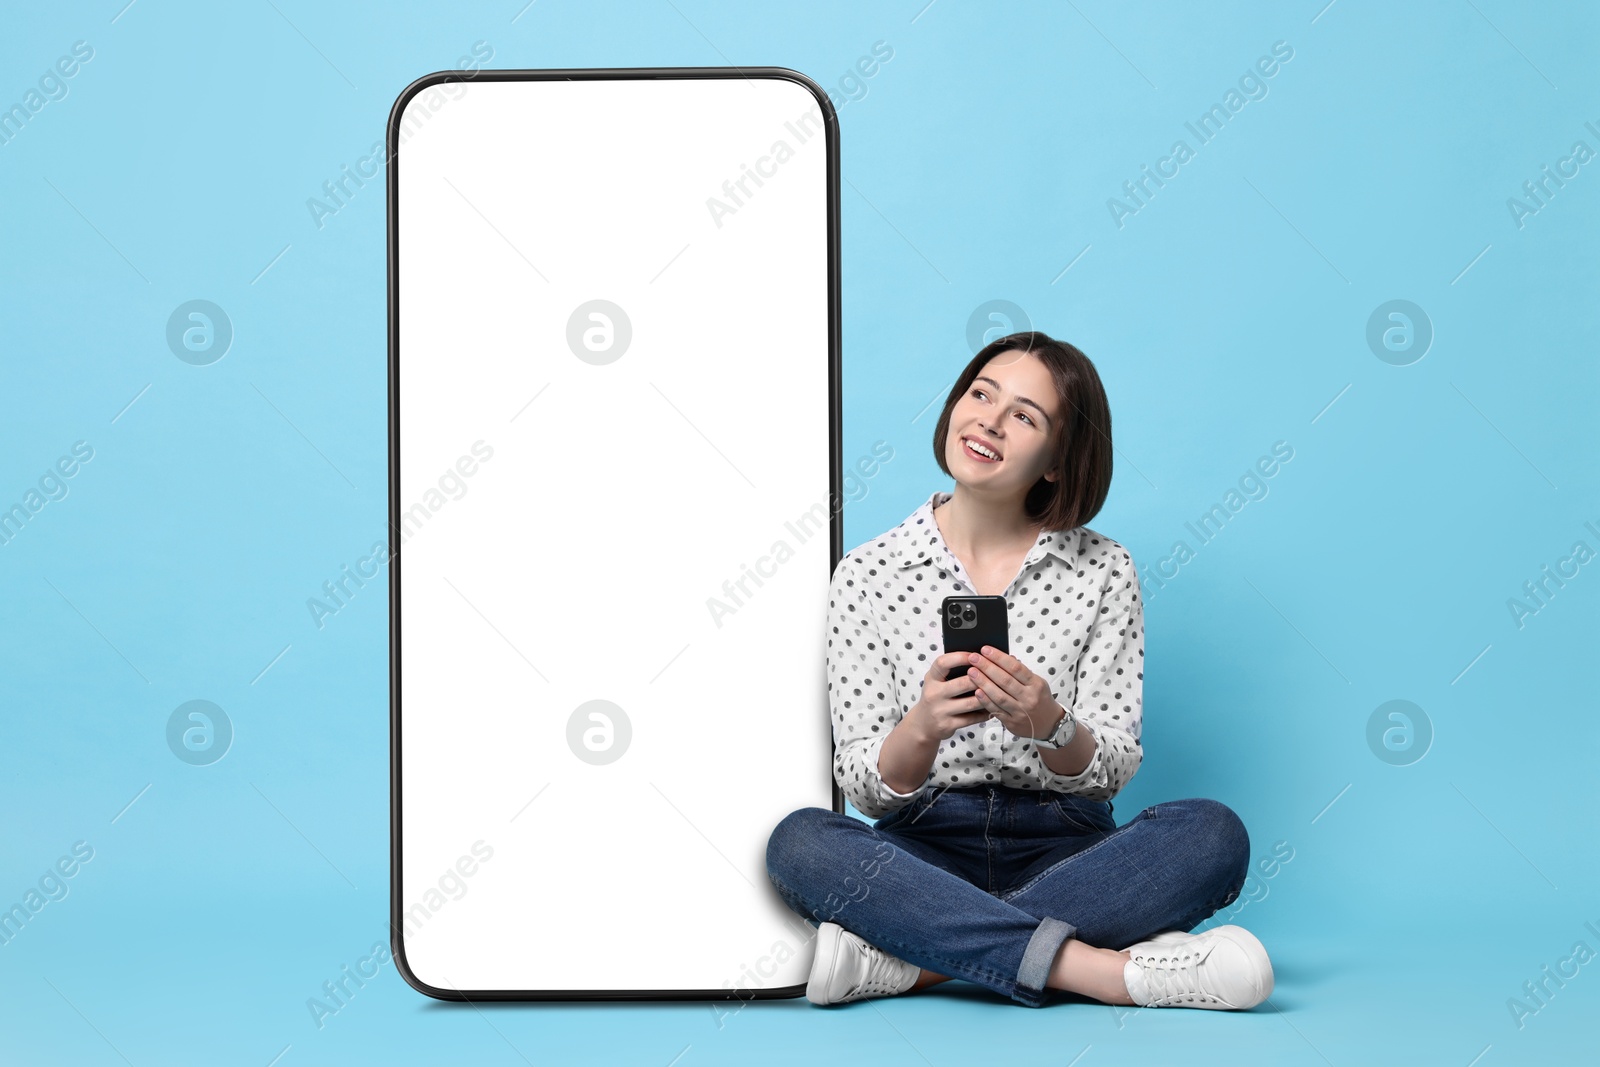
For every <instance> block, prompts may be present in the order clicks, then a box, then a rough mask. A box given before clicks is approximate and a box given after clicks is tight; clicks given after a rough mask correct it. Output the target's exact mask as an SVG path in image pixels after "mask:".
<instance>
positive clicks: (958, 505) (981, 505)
mask: <svg viewBox="0 0 1600 1067" xmlns="http://www.w3.org/2000/svg"><path fill="white" fill-rule="evenodd" d="M934 521H935V522H937V523H938V524H939V533H940V534H941V535H942V536H943V537H944V541H945V544H947V545H949V546H950V548H951V549H952V550H954V551H955V552H956V553H957V554H958V555H963V556H966V557H967V558H968V559H994V558H995V557H996V556H1000V555H1004V554H1006V553H1008V552H1012V551H1015V550H1016V547H1017V545H1019V544H1021V543H1024V542H1028V541H1032V540H1033V539H1035V538H1036V537H1038V536H1039V530H1040V528H1041V525H1042V524H1041V523H1038V522H1035V521H1033V520H1031V519H1029V518H1028V516H1027V514H1026V513H1025V512H1024V511H1023V509H1022V502H1021V501H1020V500H1001V501H995V502H993V503H985V502H978V501H975V500H974V498H973V497H972V496H971V495H970V494H966V493H963V492H962V487H961V485H960V484H959V483H958V484H957V485H956V489H955V492H954V493H953V494H952V495H951V498H950V499H949V500H946V501H945V502H944V503H943V504H941V505H940V506H939V507H936V508H934Z"/></svg>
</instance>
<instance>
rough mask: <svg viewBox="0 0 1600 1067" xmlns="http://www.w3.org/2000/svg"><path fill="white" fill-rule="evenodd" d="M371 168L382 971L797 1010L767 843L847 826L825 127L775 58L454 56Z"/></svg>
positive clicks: (534, 990)
mask: <svg viewBox="0 0 1600 1067" xmlns="http://www.w3.org/2000/svg"><path fill="white" fill-rule="evenodd" d="M388 147H389V154H388V157H387V158H388V168H389V170H388V174H387V181H388V239H389V263H388V268H389V294H388V295H389V447H390V453H389V459H390V486H389V494H390V498H389V520H390V523H391V530H390V551H391V555H390V557H389V559H388V566H389V568H390V573H389V578H390V583H389V588H390V594H391V602H390V613H391V614H390V672H391V674H390V682H391V708H390V715H391V753H390V755H391V774H392V796H391V805H392V840H391V849H392V855H391V862H392V886H391V919H392V925H393V930H392V936H393V950H394V954H395V958H396V960H397V964H398V967H399V970H400V971H401V973H402V974H403V975H404V976H405V978H406V980H407V981H408V982H410V983H411V984H412V985H413V986H415V987H416V988H417V989H419V990H421V991H422V992H425V993H427V994H429V995H431V996H435V997H440V998H445V999H472V1000H479V999H583V998H593V999H623V998H626V999H651V998H694V999H722V998H728V999H739V1000H747V999H750V998H752V997H768V996H790V997H792V996H798V995H800V994H801V993H802V992H803V991H804V987H805V981H806V976H807V970H808V968H809V965H810V961H811V956H812V943H811V940H810V938H811V937H812V934H813V931H812V929H811V928H810V927H809V926H808V925H807V924H806V923H805V922H804V921H803V920H802V919H801V918H800V917H799V916H798V915H796V914H795V913H793V912H792V911H790V910H789V909H788V908H787V907H786V906H785V905H784V904H783V902H782V900H781V899H780V898H779V897H778V896H777V894H776V892H775V891H774V889H773V887H772V884H771V882H770V881H769V880H768V878H767V875H766V864H765V856H766V844H767V840H768V837H769V835H770V833H771V831H772V829H773V827H775V826H776V825H777V823H778V822H779V821H780V820H781V819H782V818H783V817H784V816H785V815H786V814H788V813H789V812H791V811H793V810H794V809H796V808H800V807H807V806H818V807H831V808H832V809H833V810H835V811H841V812H842V811H843V810H844V805H843V798H842V796H841V795H840V794H839V792H838V790H837V788H836V787H835V785H834V783H833V778H832V774H831V751H832V750H831V743H832V738H831V734H830V729H829V719H828V707H827V687H826V666H825V665H826V639H825V628H826V608H827V589H828V584H829V579H830V576H831V575H832V573H833V569H834V566H835V564H836V563H837V562H838V560H839V558H840V556H841V554H842V552H841V548H842V546H841V536H842V523H841V520H840V509H841V508H842V506H843V497H842V493H841V489H842V485H841V472H842V470H843V464H842V463H841V456H840V454H839V452H840V449H839V439H840V434H839V417H840V396H839V358H840V351H839V248H838V242H839V238H838V226H839V219H838V212H839V206H838V129H837V120H836V117H835V115H834V112H833V109H832V106H831V105H830V103H829V101H828V98H827V96H826V94H825V93H824V92H822V91H821V90H820V89H819V88H818V87H817V86H816V85H815V84H814V83H813V82H811V81H810V80H808V79H807V78H805V77H804V76H802V75H800V74H796V73H795V72H793V71H789V70H783V69H779V68H770V67H757V68H749V67H746V68H673V69H645V70H502V71H492V70H481V71H477V72H466V71H443V72H439V73H436V74H430V75H428V76H426V77H423V78H420V79H418V80H417V81H416V82H414V83H412V84H411V85H409V86H407V87H406V89H405V91H404V92H402V93H401V94H400V96H399V97H398V98H397V99H396V101H395V104H394V108H393V112H392V114H391V116H390V120H389V128H388ZM796 678H802V679H809V682H808V683H807V684H803V685H796V684H794V679H796Z"/></svg>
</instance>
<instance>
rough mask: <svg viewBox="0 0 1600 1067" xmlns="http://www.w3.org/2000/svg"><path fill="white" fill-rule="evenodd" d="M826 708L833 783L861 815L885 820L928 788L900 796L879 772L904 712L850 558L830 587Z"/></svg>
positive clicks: (924, 785) (841, 564) (890, 665)
mask: <svg viewBox="0 0 1600 1067" xmlns="http://www.w3.org/2000/svg"><path fill="white" fill-rule="evenodd" d="M828 710H829V713H830V716H831V718H832V720H833V780H834V781H835V782H837V783H838V784H839V788H840V789H841V790H843V792H844V795H845V796H846V797H847V798H848V799H849V801H850V803H851V804H853V805H855V808H856V810H857V811H859V812H861V813H862V814H863V815H865V816H867V817H868V818H870V819H881V818H883V817H884V816H885V815H887V814H889V813H890V812H892V811H896V810H898V809H899V808H902V807H904V806H905V805H906V804H909V803H910V802H911V800H912V799H913V798H915V797H916V796H918V795H919V794H921V793H922V792H923V791H924V790H926V789H927V786H928V783H927V782H926V781H923V782H922V783H921V784H920V785H918V786H917V788H916V789H914V790H912V791H911V792H909V793H898V792H896V791H894V790H893V789H890V788H889V786H888V785H886V784H885V783H884V781H883V777H882V775H880V774H879V773H878V754H879V752H880V751H881V750H882V749H883V742H884V739H885V738H887V737H888V736H889V731H891V730H893V729H894V728H895V726H896V725H897V724H898V723H899V722H900V719H901V718H902V712H901V710H900V701H899V693H898V688H897V686H896V684H895V678H894V665H893V663H892V662H891V661H890V659H889V654H888V649H887V647H886V646H885V645H884V642H883V638H882V636H881V635H880V634H879V632H878V624H877V619H876V617H875V616H874V614H873V611H872V605H871V601H870V599H869V598H868V595H867V589H866V587H865V586H864V585H863V584H862V582H861V580H860V579H859V578H858V577H857V575H856V571H855V567H854V564H853V563H852V562H851V559H850V557H848V556H846V557H845V558H844V559H842V560H840V561H839V566H838V567H837V568H835V570H834V572H833V580H832V581H831V582H830V583H829V586H828ZM930 773H931V768H930Z"/></svg>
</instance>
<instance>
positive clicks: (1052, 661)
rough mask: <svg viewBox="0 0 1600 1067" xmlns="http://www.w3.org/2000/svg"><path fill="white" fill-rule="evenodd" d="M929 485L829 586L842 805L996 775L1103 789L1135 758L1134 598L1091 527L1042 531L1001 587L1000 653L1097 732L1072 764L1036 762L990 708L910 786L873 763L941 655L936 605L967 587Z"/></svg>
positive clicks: (836, 768)
mask: <svg viewBox="0 0 1600 1067" xmlns="http://www.w3.org/2000/svg"><path fill="white" fill-rule="evenodd" d="M951 495H952V494H950V493H947V492H936V493H934V494H933V496H932V497H930V498H929V499H928V500H927V501H926V502H925V503H923V505H922V506H921V507H920V508H918V509H917V510H916V511H914V512H912V514H911V515H910V516H909V517H907V519H906V520H905V521H904V522H903V523H901V524H900V525H899V526H897V527H895V528H894V529H893V530H890V531H889V532H888V533H886V534H884V535H883V536H882V537H879V538H877V539H875V540H873V541H869V542H867V543H866V544H863V545H860V546H858V547H856V548H854V549H852V550H851V551H850V552H848V553H846V554H845V557H844V558H843V559H842V560H840V561H839V565H838V566H837V567H836V568H835V569H834V572H833V579H832V582H831V583H830V585H829V589H828V706H829V710H830V712H831V714H832V719H833V742H834V753H833V777H834V780H835V781H836V782H838V783H839V788H840V789H842V790H843V791H844V794H845V796H846V797H847V798H848V799H849V800H850V803H851V804H853V805H854V806H855V807H856V810H858V811H860V812H861V813H862V814H863V815H866V816H867V817H868V818H872V819H879V818H882V817H883V816H885V815H887V814H888V813H889V812H891V811H894V810H896V809H897V808H900V807H903V806H904V805H906V804H908V803H910V802H911V801H912V800H913V799H914V798H916V797H917V796H919V795H921V794H922V793H924V792H926V791H927V790H928V789H930V788H931V789H943V788H945V787H947V786H957V787H960V786H982V785H988V784H1002V785H1008V786H1012V787H1015V788H1019V789H1049V790H1054V791H1056V792H1061V793H1075V794H1078V795H1080V796H1084V797H1087V798H1089V799H1091V800H1110V799H1111V798H1112V797H1113V796H1115V795H1116V794H1117V792H1118V791H1119V790H1121V789H1122V787H1123V786H1124V785H1126V784H1127V782H1128V779H1130V778H1132V777H1133V774H1134V772H1135V771H1136V770H1138V769H1139V763H1140V761H1141V760H1142V759H1143V758H1144V750H1143V749H1142V747H1141V745H1140V740H1139V736H1140V729H1141V725H1142V721H1143V720H1142V714H1141V711H1142V702H1143V701H1142V694H1143V687H1144V608H1143V602H1142V600H1141V599H1140V596H1139V576H1138V571H1137V570H1136V569H1135V568H1134V565H1133V558H1132V557H1131V556H1130V555H1129V554H1128V551H1127V549H1125V548H1123V547H1122V546H1121V545H1119V544H1118V543H1117V542H1115V541H1113V540H1111V539H1110V538H1109V537H1105V536H1103V535H1101V534H1098V533H1096V532H1095V531H1093V530H1091V529H1089V528H1088V527H1078V528H1077V529H1074V530H1058V531H1054V532H1049V531H1046V532H1044V533H1043V534H1041V536H1040V538H1039V541H1038V543H1037V544H1035V545H1034V546H1033V548H1032V549H1031V550H1030V551H1029V552H1028V555H1027V558H1026V559H1024V560H1023V563H1022V567H1021V569H1020V570H1019V571H1018V573H1017V576H1016V577H1015V578H1014V579H1013V580H1012V582H1011V585H1010V586H1009V587H1007V589H1006V591H1005V594H1004V595H1005V598H1006V611H1007V618H1008V621H1009V623H1010V645H1011V654H1012V655H1013V656H1016V657H1017V658H1018V659H1020V660H1021V661H1022V662H1023V663H1024V664H1026V665H1027V667H1028V669H1029V670H1031V671H1033V672H1034V673H1036V674H1038V675H1040V676H1041V677H1043V678H1044V679H1045V681H1046V682H1047V683H1048V684H1049V686H1050V691H1051V693H1052V695H1054V696H1055V698H1056V699H1057V700H1058V701H1060V702H1061V706H1062V707H1065V708H1071V709H1072V712H1073V714H1074V715H1075V716H1076V717H1077V719H1078V729H1080V730H1084V729H1087V730H1088V731H1089V732H1090V734H1091V735H1092V736H1093V737H1094V739H1095V751H1094V758H1093V759H1091V760H1090V761H1089V765H1088V766H1087V767H1085V768H1084V769H1083V771H1082V772H1081V773H1079V774H1075V775H1065V774H1057V773H1055V772H1054V771H1052V770H1051V769H1050V768H1049V767H1048V766H1046V765H1045V762H1044V760H1043V759H1042V758H1041V757H1040V755H1039V750H1038V749H1037V748H1035V747H1034V745H1033V741H1032V739H1031V738H1019V737H1017V736H1016V735H1015V734H1012V733H1011V732H1010V731H1009V730H1007V729H1006V728H1005V727H1004V726H1002V725H1001V724H1000V720H999V719H998V718H994V717H991V718H989V719H988V720H986V721H984V722H981V723H976V724H974V725H972V726H969V727H966V728H963V729H961V730H958V731H956V732H955V733H954V734H952V735H951V736H950V737H949V738H948V739H947V740H945V741H944V742H943V743H942V744H941V746H940V748H939V751H938V754H937V755H936V756H935V757H934V760H933V766H932V767H931V768H930V769H929V771H928V778H927V780H926V781H925V782H923V783H922V784H921V785H920V786H918V787H917V788H916V789H915V790H913V791H912V792H910V793H897V792H895V791H894V790H893V789H890V788H889V787H888V786H887V785H886V784H885V783H884V781H883V778H882V777H881V776H880V775H879V773H878V753H879V750H880V749H882V747H883V741H884V738H886V737H888V736H889V731H890V730H892V729H894V727H895V724H896V723H898V722H899V721H900V720H901V718H902V717H903V716H904V715H905V713H906V712H907V711H909V710H910V709H911V708H912V706H913V705H915V704H916V702H917V700H918V699H919V698H920V697H921V695H922V684H923V679H924V678H925V676H926V675H927V673H928V670H929V668H930V667H931V666H932V664H933V660H934V659H936V658H937V657H938V656H940V655H942V654H943V653H944V636H943V631H942V629H941V626H940V618H939V611H940V604H941V602H942V601H943V600H944V598H945V597H947V596H976V595H977V590H976V589H974V588H973V587H972V585H971V584H970V583H969V581H968V579H967V574H966V571H965V570H964V569H963V568H962V566H961V562H960V561H959V560H957V559H956V558H955V556H954V555H953V554H952V553H951V552H950V550H949V548H948V547H947V546H946V545H945V543H944V537H943V536H942V535H941V534H940V533H939V525H938V523H937V522H935V521H934V517H933V509H934V508H935V507H937V506H939V505H940V504H943V503H944V502H945V501H947V500H949V499H950V498H951Z"/></svg>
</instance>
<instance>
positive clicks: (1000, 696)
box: [967, 645, 1066, 740]
mask: <svg viewBox="0 0 1600 1067" xmlns="http://www.w3.org/2000/svg"><path fill="white" fill-rule="evenodd" d="M967 662H968V663H969V664H970V669H969V671H968V674H969V675H970V677H971V678H972V680H973V681H974V682H975V683H977V686H978V690H977V692H976V694H974V699H976V700H977V701H978V702H979V704H981V705H982V706H983V707H985V708H987V709H988V710H989V714H991V715H993V716H994V717H995V718H997V719H999V720H1000V723H1001V725H1002V726H1004V727H1005V728H1006V729H1007V730H1010V731H1011V732H1012V733H1013V734H1015V735H1016V736H1018V737H1031V738H1034V739H1035V740H1037V739H1039V738H1041V737H1049V736H1050V734H1051V733H1052V732H1053V731H1054V730H1055V728H1056V726H1057V724H1059V723H1060V722H1061V717H1062V716H1063V715H1065V714H1066V709H1065V708H1063V707H1062V706H1061V705H1060V703H1058V702H1057V701H1056V698H1055V696H1054V695H1053V694H1052V693H1051V692H1050V684H1049V683H1048V682H1046V681H1045V680H1044V679H1043V678H1041V677H1040V676H1039V675H1037V674H1034V673H1033V672H1032V671H1030V670H1028V668H1026V667H1024V666H1023V665H1022V661H1021V660H1019V659H1018V658H1017V657H1015V656H1013V655H1010V654H1009V653H1005V652H1001V651H1000V650H999V649H998V648H995V647H994V646H993V645H984V646H983V651H982V652H973V653H970V654H968V658H967Z"/></svg>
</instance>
